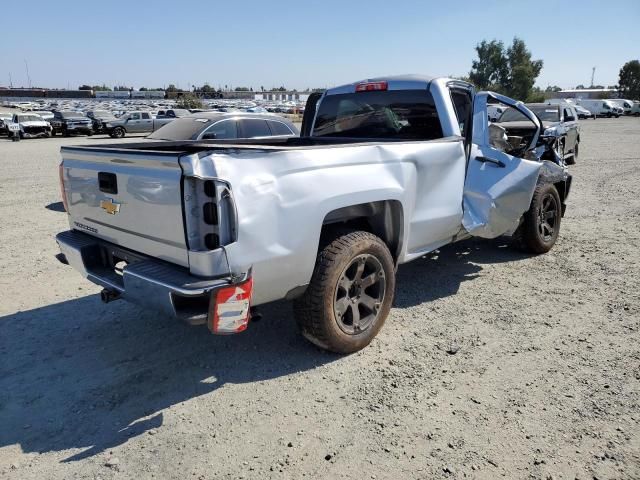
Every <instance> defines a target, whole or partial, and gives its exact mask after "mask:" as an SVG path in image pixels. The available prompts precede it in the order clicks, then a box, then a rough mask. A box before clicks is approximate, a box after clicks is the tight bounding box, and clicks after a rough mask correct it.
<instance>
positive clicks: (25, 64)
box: [24, 58, 31, 88]
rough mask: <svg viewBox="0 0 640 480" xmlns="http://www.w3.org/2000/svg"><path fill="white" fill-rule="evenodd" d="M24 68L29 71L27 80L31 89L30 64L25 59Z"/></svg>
mask: <svg viewBox="0 0 640 480" xmlns="http://www.w3.org/2000/svg"><path fill="white" fill-rule="evenodd" d="M24 68H25V70H26V71H27V80H28V81H29V88H31V76H30V75H29V64H28V63H27V59H26V58H25V59H24Z"/></svg>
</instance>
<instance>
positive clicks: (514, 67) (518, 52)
mask: <svg viewBox="0 0 640 480" xmlns="http://www.w3.org/2000/svg"><path fill="white" fill-rule="evenodd" d="M507 60H508V64H509V77H508V78H509V81H508V83H507V95H509V96H510V97H513V98H516V99H526V98H527V97H528V96H529V94H530V93H531V89H532V88H533V85H534V83H535V82H536V78H538V76H539V75H540V72H541V71H542V60H531V52H530V51H529V50H527V46H526V45H525V43H524V40H521V39H519V38H518V37H515V38H514V39H513V43H512V44H511V46H510V47H509V48H508V49H507Z"/></svg>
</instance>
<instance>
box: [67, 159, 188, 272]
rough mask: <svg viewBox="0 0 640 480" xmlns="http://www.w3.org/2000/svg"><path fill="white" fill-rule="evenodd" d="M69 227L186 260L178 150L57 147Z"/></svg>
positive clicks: (169, 258) (175, 260) (178, 260)
mask: <svg viewBox="0 0 640 480" xmlns="http://www.w3.org/2000/svg"><path fill="white" fill-rule="evenodd" d="M61 152H62V159H63V163H62V166H61V175H62V178H63V181H64V190H65V196H66V200H67V208H68V210H69V216H70V218H69V221H70V225H71V227H72V228H73V229H76V230H80V231H83V232H85V233H88V234H90V235H93V236H95V237H98V238H101V239H103V240H107V241H109V242H112V243H115V244H117V245H121V246H125V247H127V248H129V249H131V250H135V251H138V252H140V253H144V254H147V255H151V256H153V257H156V258H159V259H163V260H166V261H169V262H172V263H175V264H178V265H182V266H188V263H189V261H188V251H187V250H188V249H187V245H186V239H185V232H184V226H183V225H184V224H183V213H182V188H181V178H182V170H181V168H180V163H179V156H180V154H179V153H176V152H157V151H126V150H124V149H123V150H118V149H104V148H99V147H62V149H61Z"/></svg>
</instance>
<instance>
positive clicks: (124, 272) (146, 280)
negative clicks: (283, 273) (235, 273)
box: [56, 230, 244, 324]
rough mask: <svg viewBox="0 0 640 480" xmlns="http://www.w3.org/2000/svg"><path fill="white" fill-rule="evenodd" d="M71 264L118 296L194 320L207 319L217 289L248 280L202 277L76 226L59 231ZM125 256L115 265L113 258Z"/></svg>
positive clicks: (198, 322)
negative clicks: (116, 266) (122, 264)
mask: <svg viewBox="0 0 640 480" xmlns="http://www.w3.org/2000/svg"><path fill="white" fill-rule="evenodd" d="M56 241H57V242H58V245H59V247H60V251H61V253H62V254H63V255H64V259H61V260H66V263H68V264H69V265H71V266H72V267H73V268H74V269H76V270H77V271H78V272H80V274H82V275H83V276H84V277H85V278H86V279H88V280H89V281H91V282H93V283H95V284H96V285H100V286H101V287H103V288H105V289H106V290H107V291H108V292H110V294H111V295H113V297H120V298H123V299H125V300H129V301H131V302H133V303H136V304H139V305H142V306H144V307H149V308H152V309H155V310H160V311H162V312H163V313H166V314H168V315H172V316H175V317H177V318H180V319H181V320H185V321H187V322H189V323H192V324H200V323H205V322H206V320H207V315H208V312H209V302H210V299H211V298H212V293H213V292H214V291H215V290H217V289H218V288H221V287H224V286H227V285H230V284H232V283H237V282H240V281H243V280H244V279H233V280H235V281H236V282H234V281H232V278H231V276H225V277H217V278H203V277H196V276H194V275H191V274H190V273H189V271H188V270H187V269H186V268H183V267H180V266H177V265H173V264H170V263H167V262H163V261H160V260H157V259H153V258H150V257H146V256H144V255H141V254H139V253H136V252H133V251H129V250H127V249H123V248H121V247H119V246H117V245H115V244H111V243H109V242H105V241H102V240H99V239H97V238H95V237H92V236H90V235H87V234H84V233H80V232H77V231H74V230H70V231H66V232H61V233H59V234H58V235H56ZM113 258H117V259H120V260H124V261H125V262H126V265H125V266H124V267H123V268H122V269H121V270H116V269H115V268H114V267H113V266H112V265H110V263H111V262H112V260H111V261H110V260H109V259H113Z"/></svg>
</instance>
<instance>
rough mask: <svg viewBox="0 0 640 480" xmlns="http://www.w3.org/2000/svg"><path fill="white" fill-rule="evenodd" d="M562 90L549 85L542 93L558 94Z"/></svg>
mask: <svg viewBox="0 0 640 480" xmlns="http://www.w3.org/2000/svg"><path fill="white" fill-rule="evenodd" d="M561 90H562V89H561V88H560V87H559V86H557V85H549V86H548V87H547V88H546V89H545V90H544V91H545V92H559V91H561Z"/></svg>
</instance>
